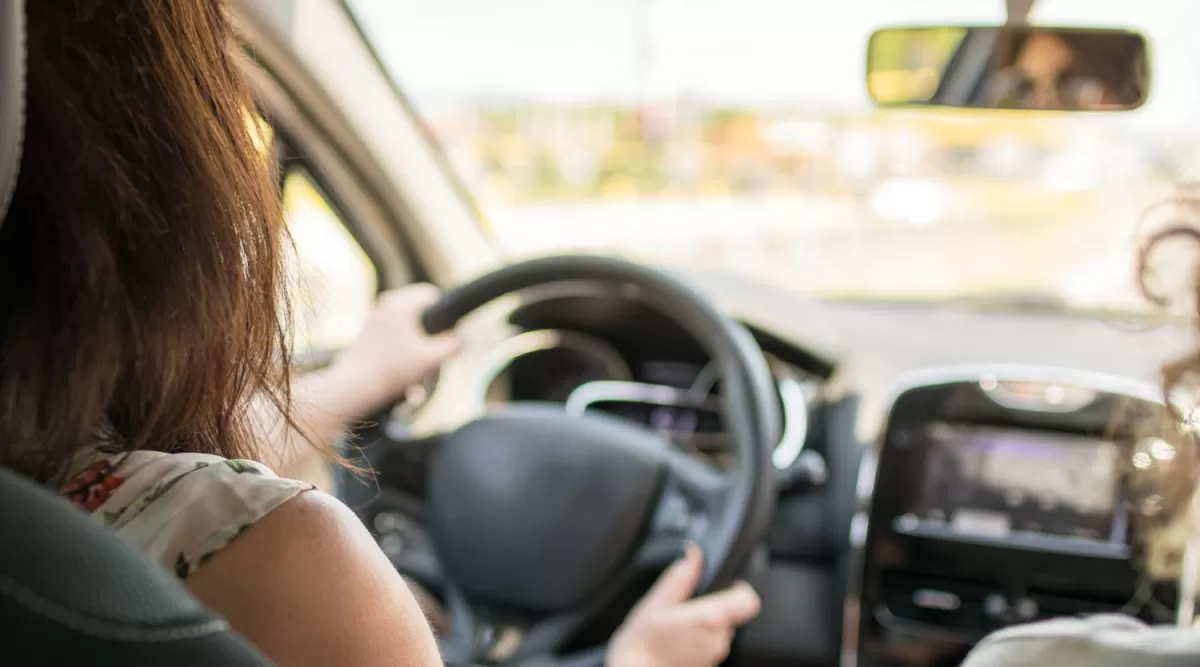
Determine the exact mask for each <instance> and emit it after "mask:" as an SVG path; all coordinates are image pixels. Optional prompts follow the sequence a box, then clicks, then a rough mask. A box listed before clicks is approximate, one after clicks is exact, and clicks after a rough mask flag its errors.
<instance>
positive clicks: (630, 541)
mask: <svg viewBox="0 0 1200 667" xmlns="http://www.w3.org/2000/svg"><path fill="white" fill-rule="evenodd" d="M662 447H663V444H662V443H661V441H659V440H658V439H657V438H654V437H653V436H652V434H650V433H649V432H646V431H644V430H642V429H639V428H637V427H635V426H631V425H628V424H626V423H624V422H621V421H618V420H616V419H610V418H603V417H587V418H583V419H581V418H579V417H571V416H569V415H567V414H566V413H564V412H562V411H561V410H556V409H553V408H532V407H527V408H525V409H523V410H519V411H516V412H512V413H506V414H498V415H494V416H489V417H484V418H482V419H479V420H477V421H475V422H472V423H471V424H468V425H466V426H464V427H463V428H461V429H459V430H458V431H457V432H456V433H454V434H453V435H452V436H451V437H450V438H449V439H448V441H446V442H445V443H444V444H443V445H442V446H441V447H440V448H439V450H438V452H437V454H436V455H435V457H434V459H433V460H432V461H431V467H430V470H429V473H430V476H429V482H430V486H429V499H428V500H429V511H430V513H431V517H430V518H431V521H430V525H431V526H432V528H433V537H434V540H435V542H436V546H437V549H438V552H439V556H440V557H441V559H442V562H443V566H444V567H445V568H447V570H448V572H449V574H451V575H452V576H453V578H454V580H455V581H456V582H457V583H458V585H459V586H460V587H461V589H462V590H463V592H464V593H466V594H467V595H468V596H470V597H474V598H475V599H478V600H486V601H489V602H492V603H495V604H500V605H503V606H505V607H513V608H518V609H523V610H528V611H533V612H552V611H561V610H564V609H569V608H571V607H573V606H575V605H578V604H581V603H583V602H584V601H586V600H588V599H589V598H590V596H593V595H595V594H596V592H597V591H598V590H599V589H600V588H601V587H602V586H603V585H604V583H605V581H606V579H607V578H609V577H610V576H612V574H613V573H614V571H616V570H617V569H618V568H619V567H620V566H621V564H622V563H623V562H624V561H625V560H626V559H627V558H628V557H629V556H630V554H631V553H632V552H633V551H634V549H635V547H636V546H637V543H638V541H639V537H640V536H641V534H642V533H643V532H644V530H645V528H646V525H647V522H648V521H649V519H650V516H651V513H652V511H653V509H654V507H655V502H656V498H657V495H658V491H659V487H660V485H661V484H660V482H661V479H662V465H661V461H662V458H661V456H660V453H661V450H662Z"/></svg>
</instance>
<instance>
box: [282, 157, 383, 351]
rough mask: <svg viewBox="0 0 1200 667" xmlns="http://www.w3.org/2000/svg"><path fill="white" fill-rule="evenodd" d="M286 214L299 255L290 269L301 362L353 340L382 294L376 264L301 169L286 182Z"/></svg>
mask: <svg viewBox="0 0 1200 667" xmlns="http://www.w3.org/2000/svg"><path fill="white" fill-rule="evenodd" d="M283 213H284V217H285V219H286V221H287V225H288V230H289V231H290V232H291V236H292V242H293V244H294V248H295V252H294V253H293V254H292V255H291V258H290V260H291V261H290V262H289V267H288V269H289V270H288V288H289V294H288V296H289V297H290V299H291V306H292V313H293V330H292V335H293V350H294V356H295V360H296V361H297V362H298V363H299V364H302V365H303V364H305V363H306V362H307V363H312V362H314V361H318V360H319V359H320V358H322V357H323V356H324V355H325V354H326V353H328V352H331V351H333V350H337V349H340V348H342V347H345V346H346V345H348V344H349V343H351V342H353V341H354V339H355V337H356V336H358V334H359V332H360V331H361V330H362V327H363V324H364V323H365V322H366V319H367V316H368V315H369V314H370V312H371V307H372V305H373V304H374V302H375V295H376V292H377V291H378V278H377V276H376V273H375V266H374V264H372V263H371V260H370V258H369V257H367V254H366V252H364V251H363V249H362V247H361V246H360V245H359V244H358V242H357V241H356V240H355V239H354V236H353V235H352V234H351V233H350V231H349V229H347V227H346V225H345V223H344V222H343V220H342V218H341V217H340V216H339V215H338V213H337V212H336V209H335V208H334V207H333V205H332V204H331V203H330V202H329V200H328V199H327V198H326V197H325V196H324V195H323V194H322V193H321V190H320V189H319V188H318V187H317V185H316V182H315V181H314V180H313V178H312V177H311V176H309V174H308V173H307V172H305V171H304V170H302V169H289V170H288V171H287V172H286V175H285V177H284V181H283Z"/></svg>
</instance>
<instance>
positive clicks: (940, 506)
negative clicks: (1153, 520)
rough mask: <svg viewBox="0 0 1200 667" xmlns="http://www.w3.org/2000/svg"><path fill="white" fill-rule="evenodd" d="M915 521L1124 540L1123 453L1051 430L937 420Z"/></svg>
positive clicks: (961, 531)
mask: <svg viewBox="0 0 1200 667" xmlns="http://www.w3.org/2000/svg"><path fill="white" fill-rule="evenodd" d="M924 472H925V474H924V479H923V480H922V488H921V492H920V494H919V497H918V499H917V503H916V506H915V507H913V508H912V510H911V513H910V514H908V515H907V518H908V520H909V521H910V522H913V521H914V520H915V522H917V523H919V525H920V526H922V527H924V528H936V529H937V530H938V532H942V533H945V534H948V535H950V536H962V537H981V538H990V539H1007V538H1010V537H1013V536H1021V535H1024V536H1030V535H1033V536H1043V537H1048V538H1058V539H1068V540H1085V541H1089V542H1123V541H1124V522H1123V513H1122V512H1121V511H1120V510H1119V505H1118V502H1117V500H1118V488H1117V485H1118V452H1117V448H1116V445H1114V444H1112V443H1110V442H1105V441H1103V440H1098V439H1092V438H1085V437H1082V436H1073V435H1065V434H1058V433H1054V432H1048V431H1026V430H1017V429H1001V428H986V427H978V426H964V425H953V424H933V425H931V426H930V429H929V449H928V451H927V453H926V458H925V471H924Z"/></svg>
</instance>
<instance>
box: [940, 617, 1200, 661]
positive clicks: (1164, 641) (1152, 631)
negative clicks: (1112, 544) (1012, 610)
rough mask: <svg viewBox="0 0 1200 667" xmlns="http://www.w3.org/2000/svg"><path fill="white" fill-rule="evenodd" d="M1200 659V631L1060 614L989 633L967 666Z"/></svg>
mask: <svg viewBox="0 0 1200 667" xmlns="http://www.w3.org/2000/svg"><path fill="white" fill-rule="evenodd" d="M1198 663H1200V631H1198V630H1194V629H1192V628H1176V627H1170V626H1153V627H1152V626H1148V625H1146V624H1144V623H1142V622H1141V621H1138V620H1136V619H1133V618H1130V617H1128V616H1121V615H1118V614H1101V615H1097V616H1089V617H1085V618H1059V619H1054V620H1050V621H1043V622H1040V623H1031V624H1029V625H1023V626H1017V627H1014V628H1009V629H1006V630H1001V631H1000V632H996V633H994V634H992V635H989V636H988V637H986V638H985V639H984V640H983V641H982V642H980V643H979V645H978V646H976V647H975V649H974V650H973V651H971V654H970V655H969V656H967V659H966V661H965V662H963V667H1002V666H1008V665H1027V666H1028V667H1041V666H1043V665H1047V666H1052V667H1085V666H1086V667H1128V666H1129V665H1137V666H1138V667H1176V666H1180V667H1181V666H1183V665H1195V664H1198Z"/></svg>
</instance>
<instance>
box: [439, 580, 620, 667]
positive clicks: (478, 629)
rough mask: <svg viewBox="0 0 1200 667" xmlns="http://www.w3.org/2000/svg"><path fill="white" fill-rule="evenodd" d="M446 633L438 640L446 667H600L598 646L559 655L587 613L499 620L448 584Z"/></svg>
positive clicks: (579, 612) (600, 658)
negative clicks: (498, 666)
mask: <svg viewBox="0 0 1200 667" xmlns="http://www.w3.org/2000/svg"><path fill="white" fill-rule="evenodd" d="M445 598H446V606H447V611H448V613H449V616H450V628H449V634H448V635H447V636H445V637H440V638H439V639H438V643H439V646H440V648H441V650H442V655H443V656H444V658H445V660H446V664H447V665H448V666H449V667H465V666H467V665H480V664H506V665H514V664H515V665H521V667H600V666H601V665H602V664H603V662H604V651H603V647H600V648H599V649H594V650H585V651H578V652H574V653H571V654H567V655H561V651H562V649H563V648H564V646H565V645H566V643H567V642H568V641H569V640H570V639H571V637H572V636H574V634H575V633H576V632H578V631H579V630H580V629H581V628H582V627H583V625H584V623H586V622H587V620H588V619H589V618H591V613H589V612H590V611H592V609H591V608H590V606H589V608H587V609H581V610H577V611H574V612H569V613H559V614H554V615H552V616H549V617H546V618H540V619H537V620H514V619H511V618H504V619H500V618H498V617H497V616H496V615H493V614H491V613H489V612H487V611H486V610H484V609H482V608H480V607H479V606H477V605H474V604H472V602H471V601H470V600H468V599H467V597H466V596H465V595H463V593H462V591H461V590H459V589H458V587H457V586H455V585H453V584H450V585H448V586H447V587H446V590H445Z"/></svg>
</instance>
